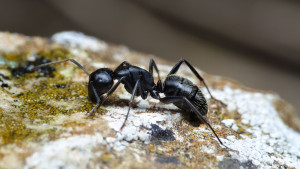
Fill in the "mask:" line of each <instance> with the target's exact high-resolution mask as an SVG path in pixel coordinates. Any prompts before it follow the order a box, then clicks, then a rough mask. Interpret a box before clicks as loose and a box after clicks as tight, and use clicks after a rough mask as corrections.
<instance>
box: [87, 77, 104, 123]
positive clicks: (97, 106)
mask: <svg viewBox="0 0 300 169" xmlns="http://www.w3.org/2000/svg"><path fill="white" fill-rule="evenodd" d="M89 83H90V84H91V87H92V90H93V93H94V95H95V97H96V102H97V103H96V106H94V108H93V109H92V110H91V111H90V112H89V114H88V117H89V116H91V115H92V114H93V113H94V112H95V111H96V110H98V108H99V107H100V105H101V103H100V102H101V100H100V97H99V95H98V93H97V91H96V89H95V87H94V85H93V81H90V82H89Z"/></svg>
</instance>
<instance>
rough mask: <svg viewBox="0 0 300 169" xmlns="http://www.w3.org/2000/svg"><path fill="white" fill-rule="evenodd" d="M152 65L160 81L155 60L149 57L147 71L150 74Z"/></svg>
mask: <svg viewBox="0 0 300 169" xmlns="http://www.w3.org/2000/svg"><path fill="white" fill-rule="evenodd" d="M153 67H154V69H155V70H156V72H157V76H158V80H159V81H161V80H160V76H159V70H158V68H157V65H156V63H155V61H154V60H153V59H152V58H151V59H150V62H149V72H150V74H151V75H153Z"/></svg>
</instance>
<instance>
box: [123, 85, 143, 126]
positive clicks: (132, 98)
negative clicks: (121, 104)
mask: <svg viewBox="0 0 300 169" xmlns="http://www.w3.org/2000/svg"><path fill="white" fill-rule="evenodd" d="M139 86H140V79H139V80H137V81H136V83H135V85H134V88H133V91H132V95H131V99H130V103H129V108H128V111H127V114H126V118H125V120H124V122H123V125H122V127H121V128H120V130H123V128H124V127H125V124H126V121H127V119H128V115H129V111H130V108H131V107H132V103H133V100H134V96H135V94H136V92H137V88H138V87H139Z"/></svg>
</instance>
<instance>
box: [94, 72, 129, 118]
mask: <svg viewBox="0 0 300 169" xmlns="http://www.w3.org/2000/svg"><path fill="white" fill-rule="evenodd" d="M125 78H126V77H125V76H124V77H122V78H121V79H119V80H118V82H117V83H116V84H115V85H114V86H113V87H112V88H111V89H110V90H109V91H108V92H107V95H106V96H105V97H104V98H103V99H102V100H101V101H100V99H99V100H98V98H99V96H98V94H97V92H96V89H95V88H94V86H93V85H91V86H92V89H93V92H94V94H95V96H96V100H97V104H96V106H95V107H94V108H93V109H92V111H90V112H89V114H88V117H89V116H91V115H92V114H93V113H94V112H95V111H96V110H97V109H98V108H99V107H100V106H101V105H102V103H104V101H105V100H106V99H107V98H108V97H109V96H110V95H111V94H112V93H113V92H114V91H115V90H116V89H117V88H118V86H119V85H120V83H121V82H122V80H123V79H125ZM90 83H92V82H90ZM97 97H98V98H97Z"/></svg>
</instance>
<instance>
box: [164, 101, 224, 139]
mask: <svg viewBox="0 0 300 169" xmlns="http://www.w3.org/2000/svg"><path fill="white" fill-rule="evenodd" d="M159 100H160V101H161V102H163V103H166V104H169V103H175V102H185V103H186V104H188V105H189V106H190V108H191V109H193V110H194V112H195V113H196V115H197V116H198V117H199V119H200V120H201V121H203V122H204V123H205V124H206V125H207V126H208V127H209V128H210V129H211V130H212V132H213V133H214V135H215V136H216V137H217V139H218V141H219V142H220V143H221V144H222V145H224V144H223V143H222V141H221V140H220V139H219V137H218V135H217V134H216V132H215V131H214V129H213V128H212V127H211V125H210V124H209V123H208V122H207V121H206V119H205V118H204V117H203V116H202V114H201V113H200V112H199V110H198V109H197V108H196V107H195V106H194V105H193V104H192V103H191V102H190V101H189V100H188V99H187V98H186V97H183V96H166V97H164V98H161V99H159Z"/></svg>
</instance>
